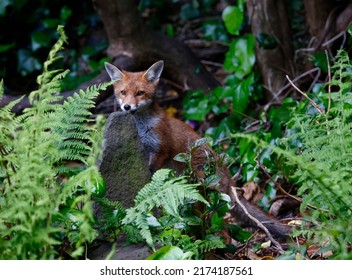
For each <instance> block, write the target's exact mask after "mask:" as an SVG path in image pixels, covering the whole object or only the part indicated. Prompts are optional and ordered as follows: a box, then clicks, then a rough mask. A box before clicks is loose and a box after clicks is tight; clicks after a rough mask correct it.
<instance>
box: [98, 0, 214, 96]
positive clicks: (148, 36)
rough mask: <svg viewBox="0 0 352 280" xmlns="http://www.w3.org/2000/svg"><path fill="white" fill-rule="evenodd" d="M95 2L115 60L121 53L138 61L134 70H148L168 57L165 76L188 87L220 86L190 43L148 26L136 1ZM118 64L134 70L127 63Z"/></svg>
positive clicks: (103, 0) (110, 0)
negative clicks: (200, 60)
mask: <svg viewBox="0 0 352 280" xmlns="http://www.w3.org/2000/svg"><path fill="white" fill-rule="evenodd" d="M92 1H93V4H94V7H95V9H96V10H97V12H98V14H99V16H100V17H101V19H102V21H103V23H104V26H105V29H106V32H107V35H108V38H109V42H110V45H109V48H108V56H109V57H110V59H112V60H113V61H114V59H115V58H117V57H119V58H120V61H121V56H125V57H127V58H129V59H131V60H132V61H133V63H129V66H131V65H132V64H134V68H135V69H133V70H137V69H139V70H145V69H147V67H149V66H150V65H151V64H153V63H154V62H155V61H157V60H164V61H165V70H164V71H165V75H166V76H167V77H169V79H170V80H173V81H174V82H176V83H178V84H180V85H181V86H183V87H184V89H185V90H190V89H191V90H195V89H204V90H206V91H208V90H210V89H212V88H214V87H216V86H218V85H219V82H218V81H217V80H215V78H214V77H213V76H212V75H210V74H209V73H208V72H207V71H206V70H205V69H204V67H203V66H202V65H201V63H200V62H199V60H198V59H197V57H196V55H195V54H194V53H193V52H192V51H191V50H190V49H189V48H188V47H187V46H186V45H184V44H182V43H181V42H179V41H178V40H177V39H175V38H170V37H167V36H164V35H162V34H159V33H156V32H152V31H150V30H147V29H146V28H144V26H143V23H142V19H141V16H140V14H139V11H138V9H137V4H136V2H135V1H130V0H92ZM127 60H128V59H127ZM125 61H126V59H125ZM114 63H115V62H114ZM115 64H117V63H115ZM117 66H118V67H121V68H124V69H126V70H130V69H127V68H128V67H125V65H117Z"/></svg>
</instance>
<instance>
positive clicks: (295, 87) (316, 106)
mask: <svg viewBox="0 0 352 280" xmlns="http://www.w3.org/2000/svg"><path fill="white" fill-rule="evenodd" d="M286 79H287V80H288V81H289V83H290V84H291V86H293V87H294V89H295V90H297V91H298V92H299V93H300V94H302V95H303V96H304V97H305V98H307V99H308V100H309V102H310V103H311V104H312V105H313V106H314V107H315V108H316V109H317V110H318V111H319V112H320V113H325V111H324V109H323V108H321V107H320V106H319V105H318V104H317V103H315V102H314V101H313V100H312V99H311V98H310V97H309V96H308V95H307V94H305V93H304V92H303V91H301V90H300V89H299V88H298V87H297V86H296V85H295V84H294V83H293V82H292V81H291V80H290V78H289V77H288V75H286Z"/></svg>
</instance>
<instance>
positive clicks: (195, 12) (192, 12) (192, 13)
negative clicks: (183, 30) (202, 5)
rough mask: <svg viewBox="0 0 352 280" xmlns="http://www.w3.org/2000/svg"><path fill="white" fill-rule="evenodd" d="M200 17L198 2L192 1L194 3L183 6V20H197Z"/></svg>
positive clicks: (181, 16)
mask: <svg viewBox="0 0 352 280" xmlns="http://www.w3.org/2000/svg"><path fill="white" fill-rule="evenodd" d="M199 15H200V13H199V4H198V2H197V1H192V3H186V4H183V5H182V7H181V10H180V18H181V19H182V20H185V21H186V20H190V19H192V18H196V17H198V16H199Z"/></svg>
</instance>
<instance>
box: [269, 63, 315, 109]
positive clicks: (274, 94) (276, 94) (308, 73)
mask: <svg viewBox="0 0 352 280" xmlns="http://www.w3.org/2000/svg"><path fill="white" fill-rule="evenodd" d="M316 71H317V72H318V73H317V75H316V77H319V75H320V69H319V68H318V67H316V68H313V69H310V70H308V71H306V72H304V73H302V74H301V75H299V76H297V77H296V78H294V79H293V82H296V81H298V80H300V79H302V78H303V77H305V76H307V75H310V74H312V73H313V72H316ZM289 86H290V84H289V83H287V84H286V85H285V86H283V87H282V88H281V89H280V90H279V91H278V92H276V93H273V97H272V99H271V101H270V102H269V103H268V104H267V105H266V106H265V108H266V109H268V107H270V105H272V104H273V102H274V100H278V97H279V95H281V94H282V93H283V92H284V91H285V90H286V89H287V88H288V87H289Z"/></svg>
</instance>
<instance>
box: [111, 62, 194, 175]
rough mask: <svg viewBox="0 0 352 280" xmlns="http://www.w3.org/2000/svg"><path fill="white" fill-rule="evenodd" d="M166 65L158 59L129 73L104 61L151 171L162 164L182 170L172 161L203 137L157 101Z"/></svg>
mask: <svg viewBox="0 0 352 280" xmlns="http://www.w3.org/2000/svg"><path fill="white" fill-rule="evenodd" d="M163 67H164V63H163V61H158V62H156V63H154V64H153V65H152V66H151V67H150V68H149V69H148V70H146V71H143V72H126V71H121V70H120V69H118V68H117V67H115V66H114V65H112V64H110V63H105V68H106V71H107V72H108V74H109V76H110V78H111V80H112V81H113V86H114V93H115V96H116V100H117V103H118V104H119V106H120V108H121V109H122V111H126V112H130V113H132V114H133V117H134V121H135V124H136V127H137V130H138V135H139V137H140V139H141V141H142V144H143V146H144V149H145V152H146V154H147V157H148V160H149V169H150V170H151V172H155V171H156V170H158V169H160V168H162V167H171V168H174V169H176V170H178V171H180V169H182V165H181V164H180V163H177V162H176V161H174V160H173V158H174V156H175V155H177V154H178V153H181V152H186V150H187V148H188V147H189V146H190V144H192V143H193V142H194V141H195V140H197V139H199V138H200V136H199V135H198V134H197V133H196V132H195V131H194V130H193V129H192V128H191V127H190V126H189V125H187V124H185V123H184V122H182V121H180V120H178V119H176V118H173V117H170V116H168V115H167V114H166V112H165V111H164V110H163V109H162V108H161V107H160V106H159V105H158V103H157V102H156V99H155V92H156V87H157V85H158V82H159V78H160V75H161V73H162V70H163Z"/></svg>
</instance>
